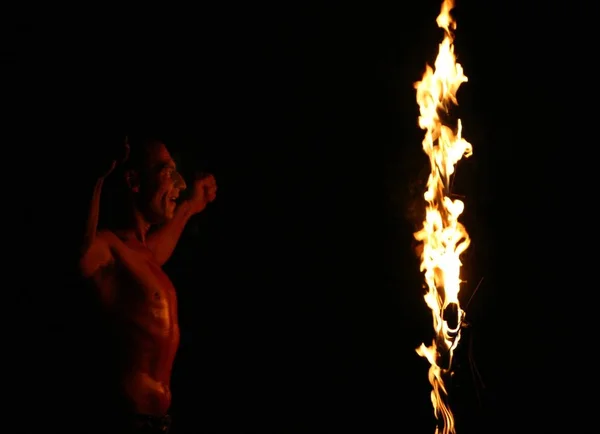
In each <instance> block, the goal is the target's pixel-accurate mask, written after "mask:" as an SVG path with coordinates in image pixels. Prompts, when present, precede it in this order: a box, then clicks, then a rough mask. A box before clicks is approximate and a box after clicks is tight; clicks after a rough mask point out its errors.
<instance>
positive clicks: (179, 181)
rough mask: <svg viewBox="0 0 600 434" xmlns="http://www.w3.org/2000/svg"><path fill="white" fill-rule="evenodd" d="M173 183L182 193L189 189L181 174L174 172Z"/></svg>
mask: <svg viewBox="0 0 600 434" xmlns="http://www.w3.org/2000/svg"><path fill="white" fill-rule="evenodd" d="M173 183H174V184H175V188H178V189H179V190H181V191H183V190H185V189H186V188H187V184H186V183H185V179H183V176H181V174H180V173H179V172H177V171H174V172H173Z"/></svg>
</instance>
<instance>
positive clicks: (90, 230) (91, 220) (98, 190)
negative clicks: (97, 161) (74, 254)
mask: <svg viewBox="0 0 600 434" xmlns="http://www.w3.org/2000/svg"><path fill="white" fill-rule="evenodd" d="M103 184H104V178H98V180H97V181H96V184H95V185H94V193H93V195H92V200H91V202H90V209H89V212H88V219H87V224H86V227H85V234H84V239H83V246H82V247H83V252H85V251H86V250H87V249H88V248H89V247H90V246H91V245H92V243H93V242H94V239H95V238H96V232H97V231H98V218H99V215H100V196H101V194H102V185H103Z"/></svg>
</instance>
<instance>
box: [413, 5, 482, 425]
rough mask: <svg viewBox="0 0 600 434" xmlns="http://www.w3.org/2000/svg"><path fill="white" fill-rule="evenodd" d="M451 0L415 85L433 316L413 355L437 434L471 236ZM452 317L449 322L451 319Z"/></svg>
mask: <svg viewBox="0 0 600 434" xmlns="http://www.w3.org/2000/svg"><path fill="white" fill-rule="evenodd" d="M453 7H454V0H444V1H443V3H442V8H441V12H440V14H439V16H438V17H437V24H438V26H439V27H440V28H442V29H443V30H444V39H443V41H442V43H441V44H440V45H439V51H438V55H437V58H436V60H435V70H433V69H432V68H431V67H430V66H429V65H427V66H426V70H425V73H424V74H423V79H422V80H421V81H420V82H417V83H415V88H416V90H417V102H418V104H419V110H420V116H419V126H420V127H421V128H422V129H423V130H425V131H426V133H425V138H424V140H423V149H424V151H425V153H426V154H427V155H428V156H429V161H430V164H431V173H430V175H429V179H428V181H427V190H426V192H425V194H424V197H425V200H426V202H427V206H426V217H425V221H424V222H423V228H422V229H421V230H420V231H418V232H416V233H415V234H414V235H415V238H416V239H417V240H418V241H422V242H423V251H422V254H421V271H422V272H424V275H425V282H426V284H427V293H426V294H425V302H426V303H427V306H428V307H429V308H430V309H431V311H432V315H433V328H434V331H435V338H434V339H433V342H432V344H431V346H429V347H427V346H426V345H425V344H421V346H420V347H419V348H418V349H417V353H418V354H419V355H420V356H422V357H425V358H427V360H428V361H429V363H430V364H431V366H430V368H429V382H430V383H431V385H432V387H433V390H432V392H431V401H432V403H433V408H434V413H435V417H436V419H438V421H439V422H440V423H439V424H438V427H437V428H436V434H440V433H441V434H454V433H455V432H456V431H455V426H454V417H453V415H452V412H451V411H450V407H449V405H448V402H447V397H448V392H447V390H446V386H445V384H444V377H446V376H447V375H448V374H450V373H451V371H450V369H451V365H452V356H453V353H454V349H455V348H456V346H457V345H458V342H459V341H460V334H461V324H462V320H463V318H464V315H465V312H464V311H463V310H462V309H461V307H460V304H459V301H458V292H459V289H460V283H461V279H460V267H461V265H462V264H461V261H460V255H461V254H462V253H463V252H464V251H465V249H467V247H469V243H470V240H469V235H468V234H467V231H466V230H465V228H464V226H463V225H462V224H461V223H460V222H459V221H458V217H459V216H460V215H461V213H462V212H463V209H464V204H463V202H462V201H460V200H452V199H451V197H450V191H449V187H450V177H451V176H452V174H453V173H454V169H455V166H456V164H457V163H458V161H459V160H460V159H461V158H462V157H463V156H465V157H469V156H470V155H471V154H472V151H473V150H472V147H471V144H469V143H468V142H467V141H466V140H464V139H463V138H462V136H461V132H462V124H461V122H460V119H459V120H458V123H457V126H456V128H452V127H451V126H449V125H447V124H446V123H445V122H446V121H445V119H447V117H448V116H447V114H448V111H449V109H450V107H451V105H457V104H458V102H457V100H456V93H457V91H458V88H459V87H460V85H461V84H462V83H463V82H466V81H467V77H466V76H465V75H464V74H463V69H462V66H461V65H460V64H459V63H456V58H455V56H454V45H453V42H454V36H453V33H452V31H453V30H455V29H456V23H455V22H454V21H453V19H452V17H451V16H450V11H451V10H452V8H453ZM450 317H451V318H450Z"/></svg>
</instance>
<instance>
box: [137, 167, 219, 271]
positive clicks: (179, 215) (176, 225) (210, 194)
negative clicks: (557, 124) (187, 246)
mask: <svg viewBox="0 0 600 434" xmlns="http://www.w3.org/2000/svg"><path fill="white" fill-rule="evenodd" d="M216 194H217V184H216V181H215V178H214V176H212V175H208V176H205V177H202V178H200V179H197V180H196V181H195V182H194V187H193V191H192V195H191V197H190V198H189V199H188V200H186V201H184V202H182V203H181V204H179V206H178V207H177V209H176V210H175V214H174V216H173V218H172V219H171V220H169V221H168V222H166V223H165V224H163V225H162V226H161V227H160V228H158V229H156V230H154V231H153V232H152V233H150V234H149V235H148V236H147V237H146V245H147V246H148V248H149V249H150V250H151V251H152V253H154V258H155V260H156V262H158V264H159V265H164V263H165V262H167V261H168V260H169V258H170V257H171V255H172V254H173V251H174V250H175V246H176V245H177V242H178V241H179V238H180V237H181V234H182V233H183V229H184V228H185V225H186V224H187V222H188V221H189V219H190V217H192V216H193V215H195V214H198V213H199V212H201V211H203V210H204V208H206V205H208V204H209V203H210V202H212V201H213V200H215V197H216Z"/></svg>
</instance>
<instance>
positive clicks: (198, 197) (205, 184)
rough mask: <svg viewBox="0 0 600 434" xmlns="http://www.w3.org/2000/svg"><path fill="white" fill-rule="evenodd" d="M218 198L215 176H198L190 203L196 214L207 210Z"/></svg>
mask: <svg viewBox="0 0 600 434" xmlns="http://www.w3.org/2000/svg"><path fill="white" fill-rule="evenodd" d="M216 197H217V181H216V180H215V177H214V176H213V175H210V174H208V175H206V174H202V175H198V176H197V177H196V180H195V181H194V187H193V190H192V194H191V196H190V199H189V202H190V204H191V206H192V212H193V213H194V214H196V213H199V212H201V211H203V210H204V208H206V205H208V204H209V203H210V202H212V201H213V200H215V198H216Z"/></svg>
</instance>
